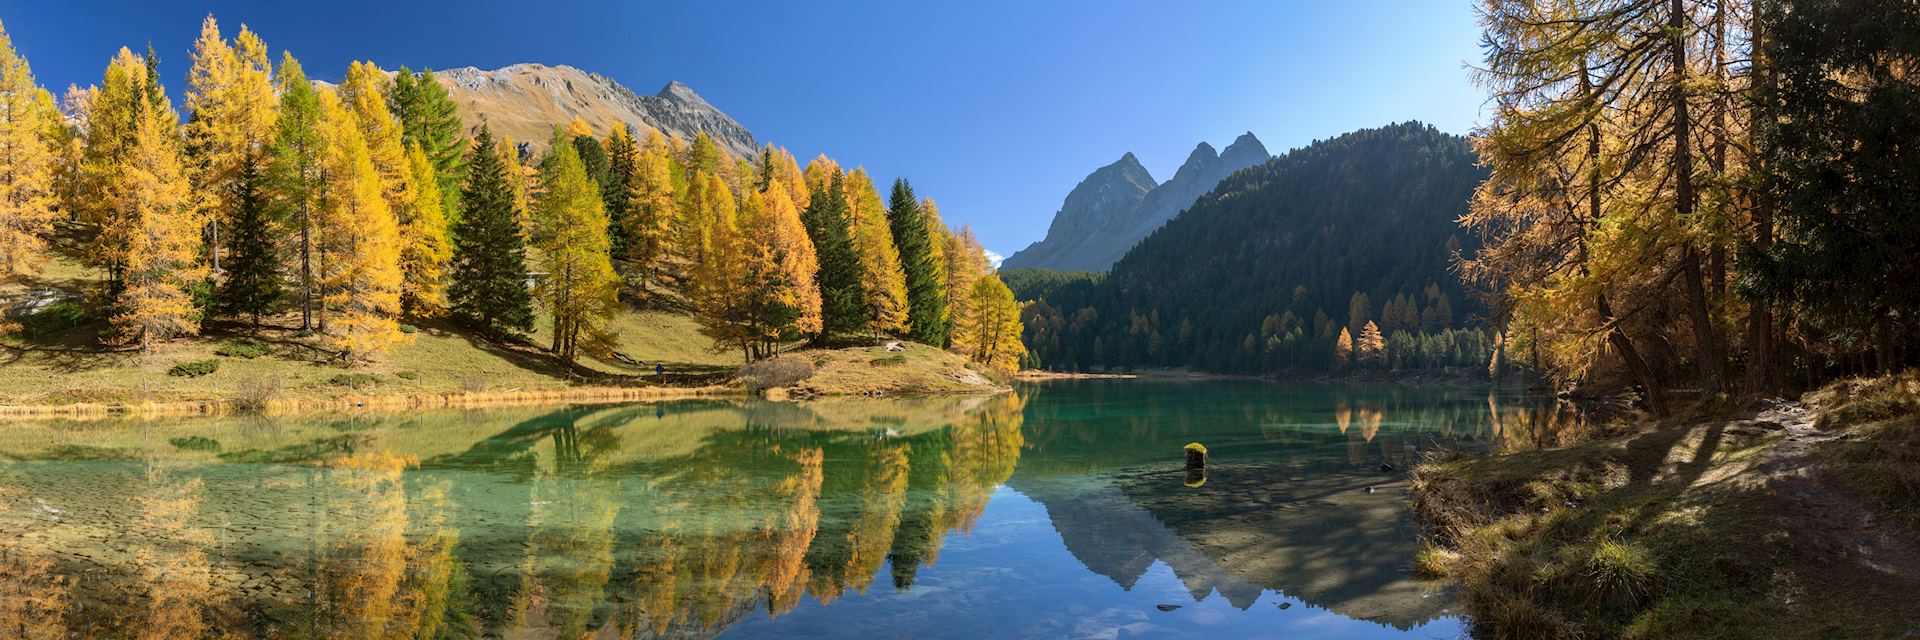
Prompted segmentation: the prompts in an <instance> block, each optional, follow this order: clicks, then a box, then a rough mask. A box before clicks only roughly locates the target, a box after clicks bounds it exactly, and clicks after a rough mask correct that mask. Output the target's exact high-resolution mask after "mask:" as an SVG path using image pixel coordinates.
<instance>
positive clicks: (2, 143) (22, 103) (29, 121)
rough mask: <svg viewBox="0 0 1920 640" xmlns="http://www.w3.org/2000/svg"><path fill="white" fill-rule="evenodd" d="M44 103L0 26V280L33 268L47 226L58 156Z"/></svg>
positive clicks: (51, 116) (50, 116)
mask: <svg viewBox="0 0 1920 640" xmlns="http://www.w3.org/2000/svg"><path fill="white" fill-rule="evenodd" d="M50 107H51V97H49V96H48V95H47V92H46V90H45V89H42V88H40V86H39V85H37V84H35V83H34V79H33V70H32V69H31V68H29V67H28V66H27V60H26V58H23V57H21V56H20V54H19V52H17V51H15V50H14V48H13V40H12V38H10V37H8V36H7V31H6V27H5V26H4V25H0V281H5V280H8V279H11V278H13V277H14V276H18V275H22V274H31V273H32V272H33V269H34V266H35V264H36V263H37V262H38V261H39V260H40V256H41V251H42V249H43V247H44V242H43V241H42V240H41V238H42V237H43V236H44V235H45V234H46V233H47V231H48V230H50V229H51V227H52V224H53V219H54V215H55V213H54V211H55V209H54V205H55V202H56V200H55V197H54V196H55V192H54V178H55V176H54V172H55V170H56V169H57V163H58V156H56V154H55V151H56V150H55V149H54V148H53V147H52V146H51V142H52V141H51V140H50V138H49V137H48V135H47V134H48V133H49V132H50V131H52V130H53V124H52V123H53V122H58V118H59V114H58V113H57V112H53V111H51V110H50ZM50 121H51V122H50ZM0 324H3V323H0Z"/></svg>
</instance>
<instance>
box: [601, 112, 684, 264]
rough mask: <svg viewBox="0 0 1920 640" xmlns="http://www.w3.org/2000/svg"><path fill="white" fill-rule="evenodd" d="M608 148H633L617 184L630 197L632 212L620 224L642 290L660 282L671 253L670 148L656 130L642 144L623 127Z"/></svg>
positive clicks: (674, 208)
mask: <svg viewBox="0 0 1920 640" xmlns="http://www.w3.org/2000/svg"><path fill="white" fill-rule="evenodd" d="M607 144H608V147H609V148H611V147H612V146H614V145H633V146H634V147H635V148H634V149H633V154H634V167H633V174H632V176H631V178H630V179H629V180H628V182H627V184H624V185H620V188H622V189H625V190H626V191H627V193H628V195H629V197H630V198H632V200H631V203H632V207H633V209H632V211H629V212H627V215H626V217H625V218H624V219H622V220H621V221H620V223H621V225H622V226H623V227H624V228H623V229H622V231H623V232H625V234H626V238H627V255H626V259H627V260H628V261H630V262H632V263H633V264H634V267H635V269H636V270H637V271H638V272H639V274H640V283H639V284H640V286H641V287H642V288H644V287H647V286H649V285H653V284H658V283H659V282H660V279H661V277H660V273H661V271H663V268H664V264H663V263H664V262H665V261H666V259H667V256H669V255H671V254H672V253H673V234H674V229H675V227H676V221H677V220H678V219H679V209H678V205H677V204H676V201H677V199H678V198H677V193H678V191H677V190H676V189H675V187H674V176H673V156H672V153H673V149H672V146H671V145H670V144H669V143H668V142H667V139H666V138H664V137H662V136H661V135H660V132H659V131H657V130H650V131H648V132H647V140H646V143H645V144H636V143H635V141H634V139H633V137H632V136H630V135H628V134H627V130H626V128H625V127H615V128H614V131H613V133H612V134H611V135H610V136H609V137H608V142H607Z"/></svg>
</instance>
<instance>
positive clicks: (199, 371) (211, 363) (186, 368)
mask: <svg viewBox="0 0 1920 640" xmlns="http://www.w3.org/2000/svg"><path fill="white" fill-rule="evenodd" d="M219 370H220V361H219V360H214V359H212V358H208V359H206V360H189V361H186V362H182V363H180V364H176V365H173V367H172V368H170V369H167V375H170V376H174V377H176V378H198V377H200V376H204V375H209V374H212V373H213V372H215V371H219Z"/></svg>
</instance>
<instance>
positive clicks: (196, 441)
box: [167, 436, 220, 451]
mask: <svg viewBox="0 0 1920 640" xmlns="http://www.w3.org/2000/svg"><path fill="white" fill-rule="evenodd" d="M167 442H168V443H171V444H172V445H173V447H174V448H175V449H180V450H183V451H219V450H220V441H219V440H215V439H213V438H203V437H200V436H187V437H184V438H173V439H170V440H167Z"/></svg>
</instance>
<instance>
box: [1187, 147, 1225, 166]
mask: <svg viewBox="0 0 1920 640" xmlns="http://www.w3.org/2000/svg"><path fill="white" fill-rule="evenodd" d="M1218 159H1220V154H1219V153H1216V152H1215V151H1214V150H1213V145H1210V144H1207V143H1205V142H1202V143H1200V144H1197V145H1194V147H1193V153H1189V154H1187V161H1186V163H1184V164H1182V165H1180V168H1182V169H1185V168H1187V167H1200V166H1205V165H1209V164H1213V161H1214V160H1218Z"/></svg>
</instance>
